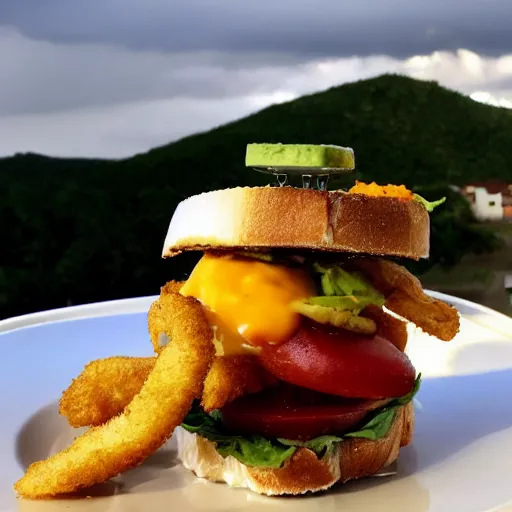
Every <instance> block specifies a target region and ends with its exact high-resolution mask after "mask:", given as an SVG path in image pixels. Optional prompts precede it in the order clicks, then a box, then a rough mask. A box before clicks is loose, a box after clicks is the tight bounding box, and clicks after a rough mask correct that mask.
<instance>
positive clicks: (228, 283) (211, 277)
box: [181, 254, 316, 355]
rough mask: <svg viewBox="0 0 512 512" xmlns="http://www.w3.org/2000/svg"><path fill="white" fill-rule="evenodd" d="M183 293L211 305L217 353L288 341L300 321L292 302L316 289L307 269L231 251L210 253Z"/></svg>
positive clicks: (249, 349) (209, 317)
mask: <svg viewBox="0 0 512 512" xmlns="http://www.w3.org/2000/svg"><path fill="white" fill-rule="evenodd" d="M181 293H182V294H183V295H186V296H191V297H195V298H196V299H197V300H199V302H201V304H202V305H203V306H205V311H206V315H207V318H208V320H209V322H210V324H211V325H212V327H213V329H214V333H215V344H216V348H217V353H218V354H219V355H229V354H236V353H246V352H248V351H249V352H251V351H254V350H255V349H256V350H257V347H258V346H261V345H262V344H264V343H273V344H278V343H282V342H284V341H286V340H287V339H288V338H289V337H290V336H291V335H292V334H293V332H294V331H295V330H296V329H297V327H298V326H299V323H300V315H299V314H298V313H296V312H294V311H292V309H291V307H290V304H291V302H293V301H294V300H298V299H305V298H307V297H310V296H312V295H315V293H316V292H315V285H314V283H313V281H312V278H311V277H310V276H309V275H308V274H307V272H305V271H304V270H302V269H296V268H290V267H287V266H285V265H279V264H270V263H265V262H262V261H259V260H251V259H246V258H240V257H236V256H234V255H231V254H228V255H221V256H218V255H212V254H205V255H204V256H203V257H202V258H201V260H200V261H199V263H198V264H197V265H196V267H195V268H194V270H193V271H192V274H191V275H190V277H189V279H188V280H187V282H186V283H185V284H184V285H183V287H182V288H181Z"/></svg>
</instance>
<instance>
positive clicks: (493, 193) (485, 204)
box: [462, 181, 512, 221]
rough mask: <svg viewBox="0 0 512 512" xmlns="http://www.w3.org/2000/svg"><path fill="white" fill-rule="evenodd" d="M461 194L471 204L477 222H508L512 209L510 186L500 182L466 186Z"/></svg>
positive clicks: (511, 187)
mask: <svg viewBox="0 0 512 512" xmlns="http://www.w3.org/2000/svg"><path fill="white" fill-rule="evenodd" d="M462 193H463V195H464V196H466V197H467V198H468V200H469V202H470V203H471V209H472V210H473V213H474V214H475V217H476V218H477V219H478V220H482V221H500V220H503V219H507V220H510V218H511V213H512V211H511V210H512V208H511V206H512V205H511V203H512V201H511V200H512V185H509V184H507V183H504V182H500V181H489V182H487V183H473V184H470V185H466V186H465V187H463V189H462Z"/></svg>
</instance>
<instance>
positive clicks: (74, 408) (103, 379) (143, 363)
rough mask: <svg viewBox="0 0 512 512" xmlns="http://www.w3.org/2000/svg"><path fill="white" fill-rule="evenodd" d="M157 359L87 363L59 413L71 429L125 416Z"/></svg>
mask: <svg viewBox="0 0 512 512" xmlns="http://www.w3.org/2000/svg"><path fill="white" fill-rule="evenodd" d="M155 362H156V357H122V356H116V357H107V358H105V359H97V360H95V361H91V362H90V363H88V364H87V365H86V366H85V368H84V369H83V370H82V372H81V373H80V375H78V377H76V378H75V379H73V382H72V383H71V385H70V386H69V387H68V388H67V389H66V390H65V391H64V392H63V393H62V396H61V398H60V402H59V413H60V414H61V415H62V416H64V417H66V419H67V420H68V423H69V424H70V425H71V426H72V427H75V428H77V427H89V426H98V425H102V424H103V423H105V422H107V421H108V420H109V419H110V418H113V417H114V416H117V415H118V414H120V413H122V412H123V410H124V408H125V407H126V406H127V405H128V404H129V403H130V402H131V401H132V399H133V397H134V396H135V395H136V394H137V393H138V392H139V391H140V390H141V388H142V386H143V384H144V382H145V380H146V379H147V377H148V375H149V374H150V372H151V370H152V369H153V368H154V366H155Z"/></svg>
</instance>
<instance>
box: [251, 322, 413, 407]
mask: <svg viewBox="0 0 512 512" xmlns="http://www.w3.org/2000/svg"><path fill="white" fill-rule="evenodd" d="M259 357H260V361H261V363H262V365H263V366H264V367H265V368H266V369H267V370H268V371H269V372H271V373H273V374H274V375H275V376H276V377H277V378H278V379H280V380H284V381H286V382H289V383H291V384H295V385H297V386H302V387H305V388H308V389H314V390H316V391H321V392H323V393H329V394H332V395H339V396H344V397H350V398H356V397H357V398H368V399H379V398H391V397H399V396H403V395H406V394H407V393H409V391H411V389H412V387H413V385H414V380H415V378H416V371H415V369H414V366H413V365H412V363H411V361H410V360H409V358H408V357H407V356H406V355H405V354H404V353H403V352H401V351H400V350H398V349H397V348H396V347H395V346H394V345H393V344H392V343H391V342H390V341H388V340H386V339H384V338H382V337H380V336H373V337H372V336H362V335H359V334H356V333H353V332H350V331H346V330H343V329H335V328H326V327H324V326H321V325H320V324H315V323H313V322H309V321H308V322H306V321H305V322H303V323H302V325H301V327H300V329H299V330H298V331H297V333H296V334H295V335H294V336H293V337H292V338H291V339H290V340H289V341H287V342H285V343H283V344H281V345H270V344H267V345H265V346H264V347H263V349H262V352H261V354H260V356H259Z"/></svg>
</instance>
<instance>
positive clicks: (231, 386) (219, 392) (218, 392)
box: [201, 355, 278, 411]
mask: <svg viewBox="0 0 512 512" xmlns="http://www.w3.org/2000/svg"><path fill="white" fill-rule="evenodd" d="M277 382H278V380H277V379H276V378H275V377H274V376H273V375H272V374H271V373H269V372H268V371H267V370H265V368H263V366H261V365H260V363H259V361H258V359H257V358H256V357H255V356H252V355H233V356H222V357H215V359H214V360H213V364H212V367H211V368H210V371H209V372H208V375H207V376H206V380H205V381H204V389H203V397H202V402H201V405H202V406H203V409H204V410H205V411H213V410H214V409H220V408H221V407H224V406H225V405H226V404H228V403H230V402H232V401H233V400H235V399H236V398H238V397H240V396H243V395H247V394H250V393H258V392H259V391H262V390H263V389H266V388H268V387H270V386H273V385H275V384H277Z"/></svg>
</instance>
